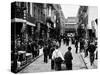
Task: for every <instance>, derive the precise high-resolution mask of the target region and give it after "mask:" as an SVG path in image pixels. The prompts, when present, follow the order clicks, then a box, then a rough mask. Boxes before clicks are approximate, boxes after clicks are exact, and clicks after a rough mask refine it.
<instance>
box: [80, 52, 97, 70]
mask: <svg viewBox="0 0 100 75" xmlns="http://www.w3.org/2000/svg"><path fill="white" fill-rule="evenodd" d="M80 56H81V57H82V59H83V61H84V63H85V64H86V66H87V69H97V65H98V64H97V62H98V61H97V60H96V59H94V63H93V65H92V66H91V64H90V59H89V55H88V56H87V57H85V54H84V53H83V52H82V53H80Z"/></svg>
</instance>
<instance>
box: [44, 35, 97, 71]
mask: <svg viewBox="0 0 100 75" xmlns="http://www.w3.org/2000/svg"><path fill="white" fill-rule="evenodd" d="M61 40H63V43H64V44H65V45H66V46H68V49H67V52H66V53H65V54H64V56H62V53H61V52H60V50H59V48H60V46H61ZM46 42H47V43H45V44H44V48H43V54H44V63H48V58H49V59H51V69H55V70H61V69H62V68H61V64H62V63H64V64H65V65H66V70H72V60H73V56H72V53H71V49H72V48H71V46H70V45H69V42H71V43H72V44H73V45H74V46H75V48H76V50H75V53H76V54H77V53H81V52H83V53H84V54H85V57H87V56H88V55H89V56H90V57H89V58H90V63H91V66H92V65H93V62H94V59H97V57H98V55H97V53H98V52H97V42H96V41H95V40H93V39H92V40H87V39H83V38H81V39H79V38H78V37H76V36H75V37H71V38H70V37H67V36H60V38H59V39H49V40H48V41H46ZM95 52H96V53H95ZM95 54H96V55H95ZM85 57H84V58H85Z"/></svg>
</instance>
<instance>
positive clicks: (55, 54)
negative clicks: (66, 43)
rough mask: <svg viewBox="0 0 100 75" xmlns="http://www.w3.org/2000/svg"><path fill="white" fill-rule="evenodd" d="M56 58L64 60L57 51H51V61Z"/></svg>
mask: <svg viewBox="0 0 100 75" xmlns="http://www.w3.org/2000/svg"><path fill="white" fill-rule="evenodd" d="M57 57H61V58H62V60H64V57H63V56H62V54H61V52H60V51H59V50H58V49H55V51H53V54H52V59H55V58H57Z"/></svg>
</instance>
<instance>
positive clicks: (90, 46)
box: [88, 44, 96, 65]
mask: <svg viewBox="0 0 100 75" xmlns="http://www.w3.org/2000/svg"><path fill="white" fill-rule="evenodd" d="M95 50H96V46H95V45H93V44H90V45H89V47H88V51H89V53H90V62H91V65H92V64H93V62H94V51H95Z"/></svg>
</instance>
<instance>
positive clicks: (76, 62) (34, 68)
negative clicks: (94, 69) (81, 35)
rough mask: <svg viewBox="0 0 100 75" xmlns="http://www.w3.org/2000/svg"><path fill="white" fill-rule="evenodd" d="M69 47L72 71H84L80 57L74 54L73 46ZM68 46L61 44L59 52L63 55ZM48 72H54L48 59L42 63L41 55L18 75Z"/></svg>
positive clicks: (84, 67) (63, 66)
mask: <svg viewBox="0 0 100 75" xmlns="http://www.w3.org/2000/svg"><path fill="white" fill-rule="evenodd" d="M69 46H71V47H72V56H73V61H72V62H73V70H79V69H86V66H85V64H84V62H83V60H82V58H81V57H80V54H79V53H78V54H76V53H75V46H74V45H72V44H71V42H70V44H69ZM67 48H68V46H66V45H64V44H63V43H62V44H61V47H60V48H59V50H60V51H61V52H62V54H63V55H64V53H65V52H66V51H67ZM62 69H63V70H64V69H65V65H64V64H62ZM49 71H54V70H51V60H50V59H49V61H48V63H47V64H46V63H44V62H43V55H42V56H41V57H39V58H38V59H37V60H35V61H34V62H33V63H31V64H30V65H28V66H27V67H25V68H24V69H23V70H21V71H20V72H19V73H33V72H49Z"/></svg>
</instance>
